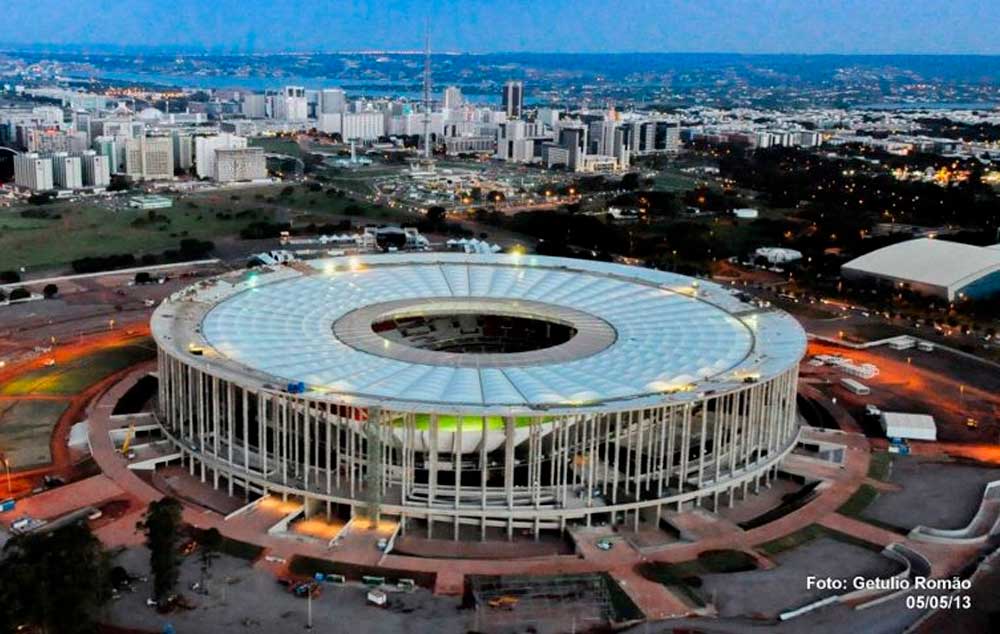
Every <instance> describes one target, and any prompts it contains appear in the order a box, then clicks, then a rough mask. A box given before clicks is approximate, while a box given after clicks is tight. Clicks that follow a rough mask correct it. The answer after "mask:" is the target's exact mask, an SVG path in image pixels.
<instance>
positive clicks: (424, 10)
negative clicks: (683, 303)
mask: <svg viewBox="0 0 1000 634" xmlns="http://www.w3.org/2000/svg"><path fill="white" fill-rule="evenodd" d="M0 4H2V5H4V6H3V13H4V14H5V15H4V18H3V32H0V47H2V48H11V47H18V46H25V45H44V46H66V45H70V46H75V45H79V46H81V47H84V48H95V47H98V46H114V47H146V46H155V47H169V48H177V49H183V50H189V51H192V50H193V51H207V52H218V53H266V52H283V51H353V50H414V49H420V48H422V47H423V43H422V42H423V31H424V20H425V18H429V19H430V23H431V40H432V48H433V49H434V50H435V51H454V52H472V53H486V52H521V51H532V52H566V53H573V52H581V53H594V52H725V53H821V54H822V53H843V54H864V53H874V54H882V53H889V54H894V53H964V54H1000V0H905V1H903V0H315V1H314V0H296V1H288V0H131V1H127V2H121V1H119V0H99V1H98V0H0Z"/></svg>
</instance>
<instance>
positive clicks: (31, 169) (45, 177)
mask: <svg viewBox="0 0 1000 634" xmlns="http://www.w3.org/2000/svg"><path fill="white" fill-rule="evenodd" d="M14 184H15V185H17V186H18V187H23V188H24V189H30V190H32V191H47V190H50V189H52V188H53V182H52V159H50V158H42V157H40V156H39V155H38V154H37V153H34V152H30V153H27V154H18V155H17V156H15V157H14Z"/></svg>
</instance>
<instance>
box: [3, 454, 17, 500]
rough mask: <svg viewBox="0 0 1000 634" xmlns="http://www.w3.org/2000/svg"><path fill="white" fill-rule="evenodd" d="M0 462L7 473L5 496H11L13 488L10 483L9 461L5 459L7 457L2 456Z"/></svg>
mask: <svg viewBox="0 0 1000 634" xmlns="http://www.w3.org/2000/svg"><path fill="white" fill-rule="evenodd" d="M2 460H3V466H4V469H5V470H6V471H7V495H12V494H13V493H14V488H13V487H12V486H11V483H10V460H8V459H7V456H4V457H3V458H2Z"/></svg>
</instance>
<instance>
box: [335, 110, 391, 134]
mask: <svg viewBox="0 0 1000 634" xmlns="http://www.w3.org/2000/svg"><path fill="white" fill-rule="evenodd" d="M384 134H385V115H383V114H382V113H381V112H349V113H347V114H345V115H344V116H343V117H342V121H341V128H340V136H341V138H342V139H344V140H345V141H348V140H351V139H354V140H357V141H374V140H376V139H378V138H379V137H380V136H382V135H384Z"/></svg>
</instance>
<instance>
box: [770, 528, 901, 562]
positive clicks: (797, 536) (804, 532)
mask: <svg viewBox="0 0 1000 634" xmlns="http://www.w3.org/2000/svg"><path fill="white" fill-rule="evenodd" d="M817 537H830V538H832V539H836V540H837V541H841V542H844V543H845V544H851V545H853V546H858V547H861V548H867V549H868V550H871V551H874V552H877V553H880V552H882V547H881V546H879V545H878V544H872V543H870V542H866V541H865V540H863V539H858V538H857V537H853V536H851V535H848V534H847V533H841V532H840V531H835V530H832V529H829V528H826V527H825V526H820V525H819V524H810V525H809V526H806V527H805V528H800V529H799V530H797V531H795V532H794V533H789V534H788V535H785V536H784V537H779V538H778V539H774V540H771V541H769V542H764V543H763V544H760V545H759V546H757V550H759V551H760V552H762V553H764V554H765V555H768V556H771V557H773V556H774V555H778V554H780V553H783V552H785V551H786V550H792V549H793V548H798V547H799V546H801V545H803V544H805V543H807V542H810V541H812V540H814V539H816V538H817Z"/></svg>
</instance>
